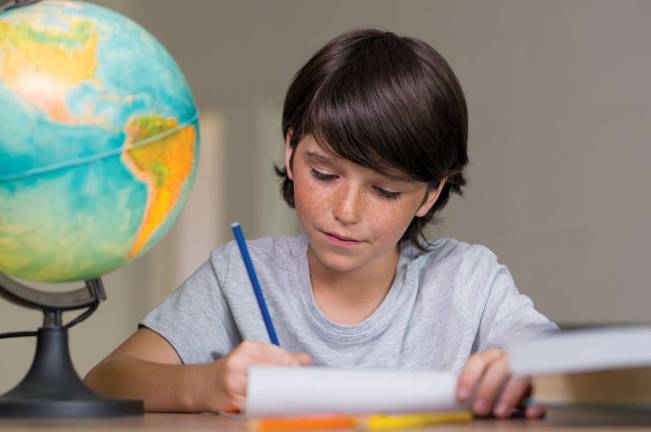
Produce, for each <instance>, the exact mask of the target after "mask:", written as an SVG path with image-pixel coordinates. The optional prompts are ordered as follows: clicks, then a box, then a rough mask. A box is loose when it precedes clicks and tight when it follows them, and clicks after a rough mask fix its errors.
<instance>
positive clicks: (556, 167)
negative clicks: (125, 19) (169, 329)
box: [0, 0, 651, 392]
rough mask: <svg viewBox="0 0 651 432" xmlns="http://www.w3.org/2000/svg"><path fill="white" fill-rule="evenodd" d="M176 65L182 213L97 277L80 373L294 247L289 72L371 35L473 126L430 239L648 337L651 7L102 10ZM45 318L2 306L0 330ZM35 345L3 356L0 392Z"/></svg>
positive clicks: (11, 346)
mask: <svg viewBox="0 0 651 432" xmlns="http://www.w3.org/2000/svg"><path fill="white" fill-rule="evenodd" d="M100 3H101V4H103V5H107V6H109V7H112V8H114V9H116V10H118V11H120V12H123V13H125V14H127V15H128V16H130V17H132V18H133V19H134V20H136V21H137V22H139V23H141V24H142V25H144V26H145V27H146V28H148V29H149V30H150V31H151V32H152V33H153V34H154V35H156V36H157V37H158V38H159V39H160V40H161V41H162V42H163V43H164V44H165V45H166V46H167V47H168V48H169V50H170V51H171V52H172V54H173V55H174V56H175V57H176V58H177V61H178V62H179V64H180V65H181V67H182V69H183V70H184V71H185V72H186V75H187V77H188V80H189V82H190V84H191V86H192V88H193V90H194V93H195V97H196V99H197V102H198V104H199V107H200V109H201V111H202V114H203V119H202V122H203V124H202V126H203V138H204V139H203V143H202V145H203V152H202V160H201V167H200V171H199V176H198V179H197V184H196V186H195V188H194V191H193V193H192V195H191V198H190V201H189V203H188V207H187V208H186V210H185V211H184V213H183V214H182V216H181V218H180V220H179V222H178V224H177V225H176V226H175V227H174V229H173V230H172V232H171V233H170V235H168V236H167V238H165V239H164V240H163V241H162V242H161V244H160V245H159V246H157V248H156V249H155V250H154V251H152V252H151V253H149V254H148V255H147V256H145V257H143V258H141V259H140V260H138V261H136V262H134V263H133V264H131V265H130V266H128V267H126V268H124V269H121V270H119V271H117V272H115V273H113V274H111V275H108V276H107V277H106V286H107V293H108V297H109V299H108V301H107V302H105V303H104V304H103V305H102V306H101V307H100V309H99V310H98V312H97V313H96V314H95V315H94V316H93V317H92V318H90V319H89V320H88V321H87V322H85V323H84V324H82V325H80V326H78V328H75V329H74V330H73V331H72V350H73V358H74V360H75V363H76V365H77V367H78V369H79V371H80V373H82V374H83V373H85V372H86V371H88V369H89V368H90V367H91V366H92V365H93V364H94V363H96V362H97V361H98V360H99V359H100V358H102V357H103V356H104V355H106V354H107V353H108V352H109V351H110V350H111V349H112V348H113V347H115V346H116V345H117V344H118V343H119V342H120V341H121V340H123V339H124V338H125V337H126V336H128V335H129V334H130V333H131V332H132V331H133V330H134V329H135V326H136V323H137V321H138V319H139V318H141V317H142V316H143V315H144V314H145V313H146V312H147V311H148V310H150V309H151V308H152V307H154V306H155V305H156V304H157V303H158V302H160V301H161V300H162V299H163V298H164V297H165V295H166V294H167V293H169V292H170V291H171V290H172V289H174V288H175V287H176V286H177V285H178V284H179V283H180V282H181V281H182V280H183V279H184V278H186V277H187V276H189V275H190V273H191V272H192V270H193V269H194V268H196V267H197V266H198V265H199V264H200V263H201V261H202V260H203V259H204V258H205V257H206V256H207V253H208V251H209V250H210V249H211V247H213V246H215V245H217V244H219V243H221V242H224V241H226V240H228V239H229V238H230V235H229V229H228V225H229V223H230V222H231V221H234V220H239V221H240V222H242V224H243V226H244V227H245V229H246V232H247V235H248V236H249V237H257V236H262V235H279V234H282V233H288V232H294V231H295V230H296V223H295V219H294V216H293V215H292V213H291V212H290V211H288V210H287V209H286V208H285V207H284V205H283V204H282V202H281V200H280V198H279V196H278V193H277V191H276V188H275V182H274V180H273V175H272V171H271V161H270V160H271V159H272V158H275V159H276V160H280V156H281V154H282V140H281V137H280V132H279V131H280V114H281V109H282V101H283V96H284V92H285V90H286V88H287V85H288V83H289V81H290V79H291V76H292V75H293V74H294V73H295V72H296V70H297V69H298V68H299V67H300V66H301V65H302V64H303V63H304V62H305V61H306V60H307V59H308V58H309V56H310V55H311V54H312V53H313V52H314V51H315V50H316V49H317V48H319V47H320V46H321V45H322V44H324V43H325V42H326V41H327V40H328V39H330V38H331V37H333V36H334V35H336V34H338V33H340V32H342V31H344V30H347V29H350V28H354V27H363V26H375V27H382V28H385V29H389V30H393V31H395V32H398V33H402V34H407V35H412V36H416V37H419V38H422V39H424V40H425V41H427V42H429V43H430V44H432V45H433V46H434V47H436V48H437V49H439V51H441V53H442V54H443V55H444V56H445V57H446V58H447V59H448V60H449V61H450V63H451V64H452V66H453V68H454V69H455V71H456V72H457V74H458V76H459V79H460V80H461V83H462V85H463V87H464V89H465V91H466V96H467V99H468V103H469V111H470V142H469V151H470V157H471V164H470V167H469V171H468V176H469V180H470V181H469V186H468V189H467V193H466V194H465V196H464V197H463V198H458V197H455V198H454V199H453V200H452V201H451V203H450V205H449V207H448V208H447V209H446V210H445V211H444V213H443V216H444V223H443V225H442V226H440V227H438V228H437V229H435V230H433V231H435V233H436V235H447V236H454V237H457V238H460V239H463V240H466V241H469V242H474V243H482V244H485V245H487V246H488V247H489V248H491V249H492V250H493V251H495V252H496V253H497V254H498V256H499V257H500V260H501V261H502V262H504V263H505V264H507V265H508V266H509V268H510V269H511V271H512V273H513V274H514V277H515V280H516V282H517V283H518V285H519V287H520V289H521V290H522V291H523V292H525V293H527V294H528V295H530V296H531V297H532V298H533V299H534V301H535V303H536V305H537V306H538V308H539V309H540V310H541V311H543V312H544V313H546V314H547V315H549V316H550V317H551V318H553V319H555V320H560V321H563V322H577V323H582V322H583V323H585V322H593V321H616V322H624V321H650V319H649V318H650V315H649V312H648V310H649V307H650V306H651V290H650V289H649V288H648V284H647V273H646V271H645V270H646V265H647V261H648V258H647V257H648V254H647V249H648V245H649V244H650V243H651V242H650V241H649V240H651V238H650V237H651V235H650V231H649V229H648V228H647V223H648V221H650V220H651V203H650V202H649V198H648V196H649V193H648V191H647V185H649V184H651V173H649V170H647V169H646V164H647V163H648V162H649V161H651V146H650V145H649V137H650V136H651V133H650V132H651V86H650V85H649V77H651V54H649V49H648V44H649V41H650V40H651V2H648V1H626V0H622V1H616V2H615V1H587V0H586V1H572V2H571V1H520V0H512V1H484V2H480V1H452V0H450V1H436V2H434V1H430V2H424V1H410V2H401V1H395V2H393V1H371V0H369V1H356V2H349V1H327V2H325V1H324V2H304V1H287V0H286V1H274V2H268V1H264V0H260V1H239V2H225V1H224V2H216V1H212V0H203V1H200V0H193V1H191V2H179V1H177V0H174V1H171V0H170V1H167V0H165V1H163V0H113V1H109V0H103V1H101V2H100ZM39 320H40V317H39V316H38V314H36V313H33V312H26V313H24V311H22V310H19V309H18V308H16V307H14V306H11V305H8V304H7V303H5V302H2V301H0V331H12V330H22V329H27V328H32V327H35V326H37V325H38V322H39ZM33 343H34V341H33V339H26V340H1V341H0V392H1V391H3V390H5V389H7V388H9V387H10V386H11V385H13V384H14V383H15V382H16V381H17V380H18V379H19V377H20V376H21V375H22V374H23V373H24V372H25V371H26V368H27V366H28V363H29V362H30V361H31V355H32V352H33V347H34V345H33Z"/></svg>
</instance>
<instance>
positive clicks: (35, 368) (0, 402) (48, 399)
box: [0, 327, 143, 417]
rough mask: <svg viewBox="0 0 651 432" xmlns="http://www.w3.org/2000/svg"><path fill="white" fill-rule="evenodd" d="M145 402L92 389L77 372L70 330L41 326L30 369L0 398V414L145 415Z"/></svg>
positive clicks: (37, 415) (33, 415) (51, 415)
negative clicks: (110, 395) (69, 345)
mask: <svg viewBox="0 0 651 432" xmlns="http://www.w3.org/2000/svg"><path fill="white" fill-rule="evenodd" d="M142 413H143V402H142V401H136V400H113V399H109V398H105V397H103V396H100V395H98V394H96V393H95V392H93V391H92V390H91V389H89V388H88V387H87V386H86V385H85V384H84V382H83V381H82V380H81V379H80V378H79V375H77V372H75V370H74V367H73V366H72V361H71V360H70V353H69V350H68V329H66V328H60V327H59V328H40V329H38V334H37V342H36V354H35V356H34V362H33V363H32V367H31V368H30V370H29V372H28V373H27V375H26V376H25V378H23V380H22V381H21V382H20V383H19V384H18V385H17V386H16V387H14V388H13V389H12V390H10V391H9V392H8V393H6V394H4V395H3V396H1V397H0V417H116V416H126V415H142Z"/></svg>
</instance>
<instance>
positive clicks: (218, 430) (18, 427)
mask: <svg viewBox="0 0 651 432" xmlns="http://www.w3.org/2000/svg"><path fill="white" fill-rule="evenodd" d="M42 430H56V431H137V432H140V431H178V430H190V431H193V432H204V431H205V432H244V431H247V423H246V421H243V420H238V419H234V418H230V417H224V416H218V415H212V414H145V415H144V416H143V417H123V418H113V419H97V420H95V419H0V432H9V431H22V432H24V431H42ZM406 430H407V429H406ZM425 430H427V431H439V432H451V431H460V432H463V431H506V432H511V431H567V432H582V431H590V430H594V429H591V428H587V427H585V428H583V427H569V426H568V427H561V426H558V425H552V424H549V423H548V422H546V421H544V420H535V421H531V420H476V421H474V422H472V423H467V424H462V425H442V426H436V427H430V428H424V429H408V431H410V432H415V431H425ZM601 430H603V429H601ZM608 430H611V431H612V430H622V431H626V432H630V431H642V430H647V431H648V430H651V429H650V428H642V427H639V428H631V427H626V428H624V427H622V428H608ZM337 431H342V429H337ZM247 432H248V431H247Z"/></svg>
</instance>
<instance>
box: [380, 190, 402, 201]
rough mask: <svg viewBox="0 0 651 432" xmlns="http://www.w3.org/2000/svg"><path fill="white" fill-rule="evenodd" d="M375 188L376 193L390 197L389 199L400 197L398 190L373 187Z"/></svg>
mask: <svg viewBox="0 0 651 432" xmlns="http://www.w3.org/2000/svg"><path fill="white" fill-rule="evenodd" d="M375 190H376V191H377V193H378V194H380V196H381V197H383V198H386V199H390V200H395V199H398V198H400V192H390V191H388V190H385V189H382V188H379V187H375Z"/></svg>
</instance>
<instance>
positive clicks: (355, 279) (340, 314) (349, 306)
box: [308, 247, 400, 324]
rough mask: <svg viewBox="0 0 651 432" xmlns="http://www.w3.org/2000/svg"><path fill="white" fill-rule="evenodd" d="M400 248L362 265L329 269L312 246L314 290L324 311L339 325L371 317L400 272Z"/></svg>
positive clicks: (309, 257)
mask: <svg viewBox="0 0 651 432" xmlns="http://www.w3.org/2000/svg"><path fill="white" fill-rule="evenodd" d="M399 257H400V254H399V252H398V248H396V249H395V250H394V251H392V252H391V253H388V254H385V255H383V256H381V257H378V258H376V259H375V260H373V261H371V262H369V263H367V264H366V265H364V266H363V267H361V268H358V269H354V270H349V271H337V270H333V269H331V268H327V267H325V266H324V265H323V263H321V261H320V260H319V259H318V257H317V256H316V254H315V253H314V251H313V250H312V248H311V247H310V248H308V262H309V266H310V277H311V280H312V290H313V293H314V298H315V300H316V302H317V305H318V306H319V308H320V309H321V312H322V313H323V314H324V315H326V316H327V317H328V318H329V319H331V320H333V321H335V322H337V323H339V324H355V323H358V322H360V321H363V320H364V319H366V318H368V317H369V316H370V315H371V314H372V313H373V312H374V311H375V310H376V309H377V308H378V307H379V306H380V304H382V301H383V300H384V298H385V297H386V294H387V293H388V292H389V289H390V288H391V285H392V284H393V279H394V278H395V275H396V268H397V266H398V259H399Z"/></svg>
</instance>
